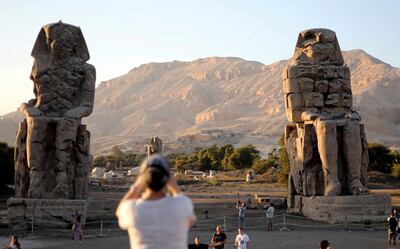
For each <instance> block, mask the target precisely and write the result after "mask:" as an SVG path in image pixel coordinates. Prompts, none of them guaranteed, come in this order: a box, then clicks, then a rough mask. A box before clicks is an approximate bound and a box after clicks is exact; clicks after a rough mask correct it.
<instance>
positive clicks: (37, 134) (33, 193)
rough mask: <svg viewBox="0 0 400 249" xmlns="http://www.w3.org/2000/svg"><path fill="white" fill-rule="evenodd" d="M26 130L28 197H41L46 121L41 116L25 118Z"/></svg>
mask: <svg viewBox="0 0 400 249" xmlns="http://www.w3.org/2000/svg"><path fill="white" fill-rule="evenodd" d="M27 126H28V132H27V137H26V156H27V164H28V168H29V169H30V184H29V191H28V197H29V198H41V197H42V195H43V186H42V184H43V183H42V180H43V178H44V175H45V172H44V161H43V160H44V159H45V158H46V157H45V151H44V149H45V146H46V141H45V140H46V134H47V127H48V122H47V120H46V119H45V118H43V117H28V118H27Z"/></svg>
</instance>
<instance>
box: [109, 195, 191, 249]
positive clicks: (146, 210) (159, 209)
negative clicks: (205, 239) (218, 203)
mask: <svg viewBox="0 0 400 249" xmlns="http://www.w3.org/2000/svg"><path fill="white" fill-rule="evenodd" d="M117 216H118V222H119V226H120V227H121V228H122V229H125V230H128V233H129V240H130V244H131V248H132V249H158V248H164V249H187V239H188V230H189V224H190V222H191V221H194V220H195V219H196V216H195V215H194V212H193V204H192V201H191V200H190V199H189V198H188V197H186V196H185V195H184V194H179V195H177V196H166V197H163V198H162V199H159V200H151V201H149V200H142V199H137V200H126V201H123V202H122V203H121V204H120V206H119V208H118V210H117Z"/></svg>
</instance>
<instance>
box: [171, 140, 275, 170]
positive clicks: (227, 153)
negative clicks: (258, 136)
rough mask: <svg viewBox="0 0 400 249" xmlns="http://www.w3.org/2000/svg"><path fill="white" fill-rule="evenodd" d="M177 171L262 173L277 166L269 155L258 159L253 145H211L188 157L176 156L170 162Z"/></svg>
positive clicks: (273, 156) (272, 156)
mask: <svg viewBox="0 0 400 249" xmlns="http://www.w3.org/2000/svg"><path fill="white" fill-rule="evenodd" d="M172 162H173V164H174V165H175V167H176V169H177V170H187V169H191V170H201V171H207V170H224V171H230V170H238V169H253V170H254V171H256V173H261V174H262V173H264V172H265V171H266V170H267V169H268V168H270V167H273V166H276V167H277V166H278V157H276V155H272V154H271V155H270V157H268V159H261V158H260V151H258V150H257V149H256V148H255V147H254V146H253V145H246V146H241V147H237V148H234V147H233V145H231V144H227V145H223V146H221V147H218V146H216V145H212V146H210V147H207V148H198V149H196V150H195V151H194V152H193V153H191V154H189V155H178V156H176V157H175V159H174V160H172Z"/></svg>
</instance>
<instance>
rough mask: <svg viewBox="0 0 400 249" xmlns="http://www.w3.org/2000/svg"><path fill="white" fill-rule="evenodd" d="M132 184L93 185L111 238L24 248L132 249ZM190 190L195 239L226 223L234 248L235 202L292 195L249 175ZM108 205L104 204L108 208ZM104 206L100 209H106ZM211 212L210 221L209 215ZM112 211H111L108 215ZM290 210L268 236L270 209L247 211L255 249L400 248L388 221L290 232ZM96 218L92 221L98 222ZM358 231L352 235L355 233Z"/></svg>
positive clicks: (90, 234) (303, 224)
mask: <svg viewBox="0 0 400 249" xmlns="http://www.w3.org/2000/svg"><path fill="white" fill-rule="evenodd" d="M129 185H130V183H129V184H126V186H102V187H97V186H96V187H93V186H92V187H91V188H90V193H89V198H90V199H92V200H98V201H101V203H100V204H102V203H107V205H105V206H106V207H107V208H104V207H103V208H100V209H101V210H100V211H101V212H100V213H102V214H103V215H104V214H106V213H107V214H109V216H107V220H108V223H104V234H105V237H98V235H99V231H100V230H99V229H100V227H99V223H95V224H93V225H92V226H88V227H85V235H86V240H85V241H78V242H76V241H71V240H70V239H69V238H70V231H69V230H64V231H46V230H42V231H40V230H39V231H36V232H35V234H34V235H31V234H30V233H29V231H26V232H24V233H26V234H28V236H22V237H21V239H20V242H21V245H22V248H23V249H25V248H32V249H34V248H56V249H64V248H65V249H66V248H68V249H69V248H77V249H79V248H82V249H83V248H85V249H91V248H93V249H103V248H104V249H118V248H129V241H128V236H127V235H126V233H125V232H123V231H120V230H119V229H118V226H117V223H116V220H115V216H114V212H115V208H114V207H115V206H116V204H117V203H118V201H119V200H120V198H121V196H122V195H123V193H124V192H125V191H126V190H127V188H128V187H129ZM181 187H182V189H183V190H184V192H185V193H186V194H187V195H188V196H189V197H190V198H191V199H192V201H193V203H194V206H195V211H196V215H197V217H198V222H197V224H196V226H195V227H194V228H193V229H192V230H191V231H190V234H189V239H190V241H191V240H192V239H193V237H194V236H195V235H200V237H201V238H202V241H203V242H208V241H209V239H210V238H211V236H212V234H213V230H214V228H215V226H216V225H225V226H226V227H227V228H228V229H230V230H229V231H228V232H227V235H228V244H227V246H226V248H232V245H233V240H234V238H235V236H236V232H235V231H234V229H235V227H236V226H237V218H236V217H237V210H236V208H235V202H236V201H237V200H242V201H245V200H248V199H254V195H255V194H261V195H266V196H268V197H270V198H283V197H285V196H286V193H287V190H286V188H285V187H279V186H277V185H276V184H273V183H265V181H264V180H263V179H257V180H256V181H255V182H254V183H252V184H247V183H245V182H244V176H236V177H230V176H224V177H220V178H218V179H217V180H213V181H209V180H207V179H205V180H202V181H200V182H191V184H184V185H181ZM372 192H373V193H388V194H391V195H392V201H393V204H394V206H400V189H399V188H396V187H387V186H383V185H382V186H381V185H379V186H374V187H373V190H372ZM102 205H103V204H102ZM102 205H99V206H102ZM206 210H207V211H208V214H207V216H208V217H207V219H206V217H205V213H204V212H205V211H206ZM103 212H106V213H103ZM284 213H285V208H279V207H277V208H276V213H275V214H276V218H275V221H274V223H275V224H276V228H277V229H276V231H274V232H266V231H265V227H264V225H265V222H264V220H263V217H264V215H265V211H264V210H263V209H262V205H261V206H258V208H257V209H251V210H248V212H247V218H248V222H247V227H248V228H249V229H248V234H249V236H250V239H251V244H250V246H251V247H250V248H251V249H257V248H262V249H265V248H268V249H269V248H285V249H288V248H296V249H298V248H318V241H319V240H321V239H328V240H330V241H331V244H332V248H333V249H335V248H341V249H345V248H349V249H358V248H360V249H361V248H363V249H385V248H400V246H398V247H391V246H389V245H388V244H387V242H386V231H385V225H384V221H383V223H380V224H377V225H376V226H374V227H369V226H366V225H365V224H359V225H355V226H354V227H344V226H343V225H337V226H336V225H334V226H327V224H323V223H318V222H314V221H310V220H308V219H305V218H304V217H301V216H286V214H285V222H286V225H287V227H288V228H289V229H290V231H288V232H284V231H278V228H281V227H283V222H284V221H283V214H284ZM96 219H97V218H94V219H93V220H92V221H96ZM350 229H351V230H352V231H349V230H350ZM11 233H13V231H9V232H8V231H4V230H3V231H2V232H1V233H0V234H2V235H8V234H11ZM7 242H8V238H7V237H0V248H2V246H4V245H6V244H7Z"/></svg>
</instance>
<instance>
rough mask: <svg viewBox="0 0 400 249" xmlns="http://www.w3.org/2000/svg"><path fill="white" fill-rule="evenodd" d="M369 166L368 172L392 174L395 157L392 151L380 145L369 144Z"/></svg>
mask: <svg viewBox="0 0 400 249" xmlns="http://www.w3.org/2000/svg"><path fill="white" fill-rule="evenodd" d="M368 155H369V165H368V170H375V171H379V172H382V173H391V169H392V164H393V156H392V155H391V152H390V150H389V149H388V148H387V147H386V146H385V145H383V144H380V143H369V144H368Z"/></svg>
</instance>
